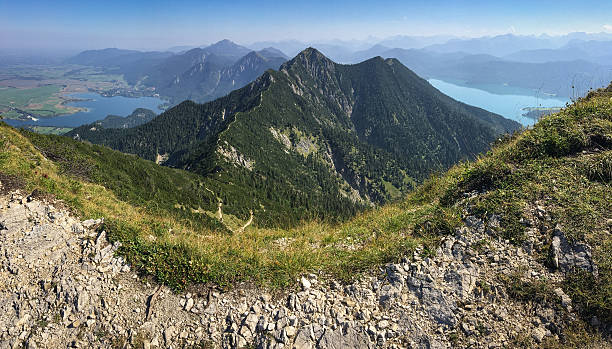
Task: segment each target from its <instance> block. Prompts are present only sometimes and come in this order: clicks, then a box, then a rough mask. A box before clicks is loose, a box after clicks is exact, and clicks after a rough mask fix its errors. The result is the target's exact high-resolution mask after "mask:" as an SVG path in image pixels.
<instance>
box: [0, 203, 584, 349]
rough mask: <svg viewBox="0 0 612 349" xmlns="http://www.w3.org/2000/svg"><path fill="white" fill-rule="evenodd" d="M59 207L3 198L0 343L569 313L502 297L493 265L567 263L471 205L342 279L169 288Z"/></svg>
mask: <svg viewBox="0 0 612 349" xmlns="http://www.w3.org/2000/svg"><path fill="white" fill-rule="evenodd" d="M59 207H60V206H57V205H55V206H54V205H53V204H51V203H47V202H43V201H40V200H29V202H28V200H26V199H23V198H21V197H20V196H19V195H12V196H5V197H1V198H0V222H1V230H0V261H1V264H0V265H1V267H0V348H14V347H19V346H24V347H27V348H43V347H46V348H60V347H66V346H70V347H87V348H107V347H132V348H178V347H184V346H194V345H211V346H212V347H223V348H239V347H248V346H255V347H257V348H378V347H389V348H400V347H411V348H450V347H482V348H497V347H499V348H501V347H509V346H513V345H514V344H515V343H517V342H518V341H521V343H532V344H534V345H535V344H538V343H541V342H542V341H545V340H546V339H547V338H554V337H555V336H558V335H559V334H560V328H561V327H560V324H561V323H562V318H563V317H564V316H573V315H572V312H573V310H572V308H571V299H569V297H567V295H565V293H563V290H561V289H559V290H555V294H556V297H557V298H558V299H557V302H558V303H559V304H561V305H562V307H561V308H559V307H553V306H549V305H546V304H530V305H526V304H525V303H521V302H517V301H514V300H512V299H510V298H508V294H507V291H506V287H505V285H504V284H503V282H501V281H500V280H501V278H500V277H499V276H500V275H510V274H512V273H515V272H516V270H525V271H526V272H525V273H524V275H523V276H522V278H524V279H525V280H540V279H546V280H551V282H552V281H554V280H559V279H560V278H561V277H562V273H559V272H554V271H549V270H548V269H546V268H545V267H544V266H543V265H542V264H541V263H540V262H538V261H537V260H536V258H535V257H534V256H533V255H532V254H531V252H530V251H531V249H530V248H527V247H516V246H514V245H511V244H509V242H508V241H504V240H500V239H496V238H492V237H491V234H490V229H494V228H495V226H496V225H498V223H499V222H498V220H497V219H496V218H495V217H492V218H491V219H489V220H488V221H487V222H484V221H482V220H480V219H478V218H476V217H472V216H468V217H467V218H466V220H465V221H466V224H465V226H464V227H463V228H461V229H459V230H457V231H456V232H455V234H454V235H452V236H446V237H444V238H443V239H442V241H441V244H440V246H439V248H438V250H437V251H436V253H435V257H431V256H430V257H425V255H426V254H425V251H423V250H422V249H417V251H416V252H415V253H414V255H412V256H408V257H409V258H404V259H402V260H401V261H400V262H399V263H393V264H388V265H385V266H382V267H381V268H379V269H377V270H374V271H372V272H370V273H368V274H366V275H364V276H362V277H360V278H359V279H358V280H356V281H355V282H353V283H350V284H346V285H342V284H339V283H338V282H335V281H333V280H328V279H326V278H324V277H322V276H320V275H312V274H311V275H304V276H303V277H302V278H301V279H300V280H298V283H297V284H298V287H299V289H296V290H294V291H289V292H284V293H278V292H271V291H269V290H265V289H261V288H257V287H250V286H248V285H240V286H239V287H235V288H233V289H232V290H230V291H228V292H224V293H222V292H219V291H217V290H215V289H202V288H199V289H197V290H196V291H192V292H190V293H183V294H176V293H173V292H171V291H170V290H169V289H167V288H166V287H163V286H157V285H154V284H152V283H150V282H149V281H147V279H142V278H141V277H139V276H138V275H137V274H135V273H134V272H133V271H132V270H131V269H130V267H129V266H128V265H126V263H125V261H124V260H123V259H122V258H121V257H117V256H115V253H114V252H115V251H116V249H117V248H118V247H119V245H118V244H115V245H111V244H109V243H108V242H107V241H106V235H105V233H104V232H101V233H97V232H96V229H95V228H96V227H98V226H99V225H100V223H102V221H101V220H87V221H83V222H81V221H79V220H78V219H76V218H75V217H73V216H71V215H70V214H69V213H68V212H67V211H65V210H63V209H59ZM559 239H560V241H561V244H560V245H559V246H560V247H559V248H560V251H562V252H563V253H562V254H561V255H562V256H566V255H567V254H568V252H567V251H569V250H567V249H566V248H565V247H563V246H565V245H564V243H565V242H563V241H564V240H561V238H560V237H559ZM571 251H573V252H572V253H574V254H573V255H574V256H576V255H577V254H579V253H580V252H576V251H577V250H575V249H571ZM566 260H568V261H569V260H570V259H568V258H564V257H562V258H560V261H566ZM573 261H574V262H572V263H576V258H574V259H573ZM563 263H565V262H560V264H559V265H565V264H563ZM568 263H569V262H568ZM577 265H581V264H580V262H579V263H578V264H577Z"/></svg>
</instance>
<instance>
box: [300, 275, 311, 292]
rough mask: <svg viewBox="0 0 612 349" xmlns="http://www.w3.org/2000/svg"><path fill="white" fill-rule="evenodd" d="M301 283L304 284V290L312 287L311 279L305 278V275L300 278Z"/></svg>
mask: <svg viewBox="0 0 612 349" xmlns="http://www.w3.org/2000/svg"><path fill="white" fill-rule="evenodd" d="M300 283H301V284H302V288H303V289H304V290H307V289H309V288H310V286H311V283H310V281H308V279H307V278H305V277H303V276H302V278H301V279H300Z"/></svg>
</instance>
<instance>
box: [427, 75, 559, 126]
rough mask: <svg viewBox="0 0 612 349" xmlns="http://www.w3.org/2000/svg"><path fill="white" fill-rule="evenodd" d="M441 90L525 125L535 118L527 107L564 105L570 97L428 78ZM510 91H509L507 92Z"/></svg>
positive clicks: (464, 101)
mask: <svg viewBox="0 0 612 349" xmlns="http://www.w3.org/2000/svg"><path fill="white" fill-rule="evenodd" d="M428 81H429V83H430V84H432V85H433V86H434V87H435V88H437V89H438V90H440V92H442V93H444V94H446V95H448V96H450V97H452V98H454V99H456V100H458V101H460V102H463V103H466V104H470V105H473V106H475V107H479V108H482V109H485V110H488V111H490V112H493V113H496V114H499V115H501V116H503V117H505V118H508V119H512V120H515V121H518V122H520V123H521V124H523V125H525V126H529V125H533V124H534V123H535V120H534V119H531V118H527V117H524V116H523V114H524V113H525V112H526V111H524V110H523V108H526V107H564V106H565V104H566V103H567V102H569V99H564V98H560V97H550V96H547V95H544V96H542V95H538V93H537V92H536V91H532V90H528V89H517V88H512V87H507V91H504V87H505V86H499V87H498V88H497V89H496V90H497V91H500V92H503V93H504V94H495V93H491V92H487V91H485V90H481V89H478V88H474V87H467V86H461V85H455V84H452V83H449V82H446V81H442V80H436V79H430V80H428ZM505 92H508V93H505Z"/></svg>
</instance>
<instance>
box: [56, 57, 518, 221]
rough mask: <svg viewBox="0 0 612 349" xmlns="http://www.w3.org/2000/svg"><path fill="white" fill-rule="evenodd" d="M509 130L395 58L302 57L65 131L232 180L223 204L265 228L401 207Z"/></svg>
mask: <svg viewBox="0 0 612 349" xmlns="http://www.w3.org/2000/svg"><path fill="white" fill-rule="evenodd" d="M518 128H519V125H518V124H517V123H515V122H513V121H510V120H506V119H504V118H502V117H501V116H498V115H495V114H492V113H489V112H487V111H484V110H482V109H479V108H475V107H471V106H468V105H465V104H463V103H459V102H457V101H454V100H452V99H451V98H449V97H447V96H445V95H443V94H441V93H440V92H439V91H437V90H436V89H434V88H433V87H432V86H431V85H429V84H428V83H427V82H426V81H425V80H423V79H421V78H419V77H418V76H416V75H415V74H414V73H412V72H411V71H410V70H409V69H407V68H406V67H404V66H403V65H401V64H400V63H399V62H398V61H396V60H393V59H389V60H386V61H385V60H382V59H381V58H374V59H371V60H368V61H365V62H363V63H360V64H357V65H348V66H345V65H339V64H336V63H334V62H332V61H331V60H329V59H327V58H326V57H324V56H323V55H322V54H321V53H319V52H318V51H316V50H314V49H307V50H305V51H303V52H302V53H300V54H299V55H298V56H297V57H296V58H294V59H293V60H291V61H290V62H287V63H286V64H284V65H283V66H282V67H281V68H280V71H272V70H270V71H267V72H266V73H265V74H263V75H262V76H261V77H259V78H258V79H257V80H256V81H255V82H253V83H251V84H249V85H248V86H246V87H244V88H242V89H240V90H238V91H235V92H232V93H231V94H229V95H228V96H226V97H223V98H220V99H218V100H215V101H213V102H209V103H206V104H203V105H197V104H194V103H192V102H184V103H182V104H180V105H178V106H176V107H175V108H172V109H170V110H168V111H166V112H165V113H163V114H161V115H160V116H159V117H157V118H156V119H155V120H153V121H151V122H150V123H147V124H145V125H142V126H139V127H136V128H133V129H130V130H98V129H96V130H82V129H80V130H78V131H77V130H75V131H73V132H71V133H69V134H68V135H69V136H73V137H76V136H77V135H78V137H79V138H80V139H84V140H88V141H90V142H93V143H96V144H103V145H106V146H109V147H111V148H113V149H117V150H120V151H122V152H126V153H132V154H137V155H139V156H141V157H143V158H145V159H149V160H155V159H158V158H159V157H160V156H162V158H163V159H165V161H164V162H163V164H164V165H167V166H173V167H179V168H183V169H187V170H189V171H193V172H196V173H199V174H201V175H204V176H207V177H213V178H216V179H218V180H221V181H225V182H231V183H233V185H235V186H236V187H237V188H239V190H237V191H238V192H240V197H234V196H233V195H224V196H223V204H224V205H225V207H228V209H234V210H235V211H236V212H237V213H238V214H239V215H241V216H242V217H244V216H248V212H249V211H250V210H252V211H254V213H255V224H259V225H264V226H273V225H288V224H291V223H294V222H296V221H298V220H300V219H310V218H321V215H322V212H333V213H335V214H336V215H337V216H340V217H347V216H351V215H353V214H354V213H355V212H356V211H358V210H361V209H363V208H364V207H368V206H371V205H372V204H382V203H385V202H389V201H391V200H394V199H398V198H400V197H401V196H402V195H403V194H404V193H406V192H407V191H408V190H410V189H412V188H414V186H415V185H416V183H417V182H420V181H422V180H423V179H425V178H426V177H427V176H428V174H429V173H430V172H431V171H432V170H440V169H445V168H448V167H449V166H451V165H452V164H454V163H456V162H457V161H459V160H461V159H466V158H473V157H474V156H476V154H478V153H480V152H482V151H484V150H486V149H488V147H489V145H490V143H491V142H492V141H494V140H495V139H497V137H498V136H499V135H501V134H503V133H506V132H512V131H515V130H517V129H518ZM218 195H219V196H221V194H218ZM321 199H322V200H323V201H322V202H325V203H326V206H325V207H320V202H321Z"/></svg>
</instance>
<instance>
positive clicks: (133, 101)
mask: <svg viewBox="0 0 612 349" xmlns="http://www.w3.org/2000/svg"><path fill="white" fill-rule="evenodd" d="M68 97H71V98H78V99H82V100H81V101H77V102H70V103H68V105H71V106H75V107H81V108H87V111H82V112H78V113H74V114H70V115H61V116H56V117H53V118H40V119H38V120H37V121H33V120H24V121H21V120H5V121H6V122H7V123H8V124H9V125H11V126H17V127H19V126H25V125H37V126H57V127H78V126H81V125H85V124H91V123H93V122H95V121H98V120H101V119H104V118H105V117H107V116H108V115H111V114H112V115H119V116H128V115H130V114H132V112H133V111H134V109H136V108H147V109H151V110H152V111H153V112H155V113H157V114H159V113H160V112H161V110H160V109H159V108H158V107H159V106H160V105H161V104H163V103H165V101H164V100H162V99H160V98H156V97H122V96H114V97H103V96H101V95H99V94H97V93H92V92H88V93H72V94H69V95H68Z"/></svg>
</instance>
